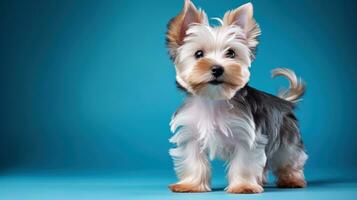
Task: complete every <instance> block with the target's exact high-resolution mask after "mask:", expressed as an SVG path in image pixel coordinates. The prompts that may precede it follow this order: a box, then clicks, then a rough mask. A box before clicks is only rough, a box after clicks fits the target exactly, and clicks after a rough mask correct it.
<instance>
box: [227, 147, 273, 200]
mask: <svg viewBox="0 0 357 200" xmlns="http://www.w3.org/2000/svg"><path fill="white" fill-rule="evenodd" d="M265 163H266V156H265V151H264V147H262V146H259V145H257V146H254V147H249V146H248V145H242V144H239V145H237V146H235V148H234V150H233V153H232V154H231V158H230V160H229V163H228V164H229V166H228V167H229V169H228V175H227V176H228V182H229V185H228V187H227V188H226V191H227V192H229V193H246V194H250V193H261V192H263V187H262V186H261V184H262V174H263V171H264V166H265Z"/></svg>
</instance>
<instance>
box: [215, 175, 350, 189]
mask: <svg viewBox="0 0 357 200" xmlns="http://www.w3.org/2000/svg"><path fill="white" fill-rule="evenodd" d="M347 184H356V185H357V178H327V179H315V180H310V181H307V187H306V188H297V189H296V188H295V189H294V188H278V187H276V186H275V185H274V184H273V183H269V184H268V185H265V186H264V192H277V191H281V190H284V191H296V190H299V189H303V190H304V189H309V188H321V187H328V186H333V185H347ZM224 189H225V187H224V186H217V187H214V188H212V192H220V191H224Z"/></svg>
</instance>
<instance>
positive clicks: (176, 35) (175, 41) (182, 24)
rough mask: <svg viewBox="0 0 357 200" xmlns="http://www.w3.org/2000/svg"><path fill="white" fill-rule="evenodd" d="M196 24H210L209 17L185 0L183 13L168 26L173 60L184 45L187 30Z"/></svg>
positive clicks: (168, 45)
mask: <svg viewBox="0 0 357 200" xmlns="http://www.w3.org/2000/svg"><path fill="white" fill-rule="evenodd" d="M195 23H196V24H197V23H206V24H208V19H207V15H206V13H205V12H204V11H203V10H201V9H197V8H196V7H195V5H193V3H192V2H191V1H190V0H185V4H184V6H183V9H182V11H181V12H180V13H179V14H178V15H177V16H176V17H174V18H172V19H171V20H170V22H169V24H168V25H167V28H168V30H167V33H166V44H167V47H168V49H169V53H170V56H171V57H172V58H174V57H176V51H177V48H178V47H179V46H181V45H182V44H183V40H184V38H185V36H186V31H187V29H188V28H189V27H190V25H192V24H195Z"/></svg>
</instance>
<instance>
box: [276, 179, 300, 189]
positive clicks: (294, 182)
mask: <svg viewBox="0 0 357 200" xmlns="http://www.w3.org/2000/svg"><path fill="white" fill-rule="evenodd" d="M276 186H277V187H279V188H304V187H306V181H305V180H304V179H301V178H291V179H278V181H277V182H276Z"/></svg>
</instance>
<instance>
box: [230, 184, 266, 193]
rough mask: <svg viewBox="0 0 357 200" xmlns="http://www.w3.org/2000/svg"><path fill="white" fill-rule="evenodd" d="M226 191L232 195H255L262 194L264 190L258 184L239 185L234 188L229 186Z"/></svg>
mask: <svg viewBox="0 0 357 200" xmlns="http://www.w3.org/2000/svg"><path fill="white" fill-rule="evenodd" d="M226 191H227V192H228V193H234V194H256V193H262V192H263V191H264V189H263V187H262V186H260V185H259V184H252V183H240V184H237V185H234V186H229V187H228V188H227V190H226Z"/></svg>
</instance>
